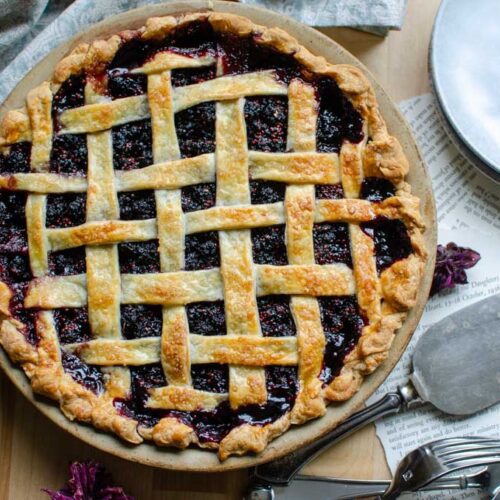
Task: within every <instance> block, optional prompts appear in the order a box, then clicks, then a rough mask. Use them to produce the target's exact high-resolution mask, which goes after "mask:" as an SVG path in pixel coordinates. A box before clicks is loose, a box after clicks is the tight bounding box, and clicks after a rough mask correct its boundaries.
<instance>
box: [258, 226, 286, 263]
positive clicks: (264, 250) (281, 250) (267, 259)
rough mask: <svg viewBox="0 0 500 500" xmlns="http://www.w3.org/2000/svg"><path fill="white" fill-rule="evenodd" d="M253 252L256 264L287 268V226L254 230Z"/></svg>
mask: <svg viewBox="0 0 500 500" xmlns="http://www.w3.org/2000/svg"><path fill="white" fill-rule="evenodd" d="M252 251H253V261H254V262H255V263H256V264H272V265H274V266H286V265H287V264H288V257H287V252H286V244H285V225H284V224H282V225H279V226H269V227H258V228H255V229H252Z"/></svg>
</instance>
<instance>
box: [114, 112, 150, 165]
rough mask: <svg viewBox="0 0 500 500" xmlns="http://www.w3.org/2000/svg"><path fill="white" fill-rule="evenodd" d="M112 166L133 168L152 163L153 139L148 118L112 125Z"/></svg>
mask: <svg viewBox="0 0 500 500" xmlns="http://www.w3.org/2000/svg"><path fill="white" fill-rule="evenodd" d="M112 135H113V166H114V168H116V169H117V170H135V169H137V168H142V167H147V166H148V165H151V164H152V163H153V146H152V144H153V139H152V135H151V122H150V120H140V121H136V122H132V123H125V124H124V125H119V126H117V127H113V130H112Z"/></svg>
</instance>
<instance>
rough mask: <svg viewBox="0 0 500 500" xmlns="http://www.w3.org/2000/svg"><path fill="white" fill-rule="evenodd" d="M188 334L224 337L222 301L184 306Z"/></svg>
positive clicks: (224, 319) (224, 324)
mask: <svg viewBox="0 0 500 500" xmlns="http://www.w3.org/2000/svg"><path fill="white" fill-rule="evenodd" d="M186 313H187V319H188V325H189V332H190V333H196V334H198V335H226V316H225V311H224V301H222V300H216V301H214V302H193V303H191V304H188V305H187V306H186Z"/></svg>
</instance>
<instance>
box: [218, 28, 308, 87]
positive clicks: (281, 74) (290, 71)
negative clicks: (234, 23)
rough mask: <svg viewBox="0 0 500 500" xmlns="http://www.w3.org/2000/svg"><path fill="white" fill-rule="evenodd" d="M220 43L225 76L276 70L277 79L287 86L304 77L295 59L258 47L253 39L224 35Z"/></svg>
mask: <svg viewBox="0 0 500 500" xmlns="http://www.w3.org/2000/svg"><path fill="white" fill-rule="evenodd" d="M218 41H219V47H220V50H221V52H222V54H223V59H222V63H223V66H224V74H239V73H250V72H253V71H262V70H274V71H275V72H276V78H277V79H279V80H281V81H283V82H284V83H287V84H288V83H290V81H291V80H292V78H295V77H300V76H301V75H302V68H301V66H300V65H299V64H298V63H297V62H296V61H295V59H294V58H293V57H290V56H287V55H285V54H282V53H280V52H278V51H276V50H274V49H272V48H269V47H266V46H264V45H258V44H257V43H256V42H255V40H254V39H253V38H241V37H238V36H235V35H232V34H227V33H222V34H220V35H219V40H218Z"/></svg>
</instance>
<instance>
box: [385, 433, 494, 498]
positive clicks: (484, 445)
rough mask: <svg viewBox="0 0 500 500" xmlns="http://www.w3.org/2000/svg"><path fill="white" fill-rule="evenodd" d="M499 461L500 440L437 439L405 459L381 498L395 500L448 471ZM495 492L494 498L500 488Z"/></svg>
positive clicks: (471, 438)
mask: <svg viewBox="0 0 500 500" xmlns="http://www.w3.org/2000/svg"><path fill="white" fill-rule="evenodd" d="M496 462H500V439H489V438H481V437H464V438H448V439H440V440H438V441H433V442H431V443H427V444H424V445H423V446H420V447H419V448H417V449H415V450H413V451H411V452H410V453H408V455H406V456H405V457H404V458H403V460H401V462H400V463H399V465H398V468H397V469H396V472H395V474H394V477H393V479H392V481H391V484H390V486H389V487H388V488H387V489H386V490H385V492H384V493H383V494H382V495H381V496H380V498H383V499H388V500H393V499H395V498H397V497H398V496H399V495H401V494H402V493H406V492H410V491H417V490H419V489H421V488H423V487H424V486H426V485H427V484H429V483H431V482H432V481H434V480H436V479H438V478H440V477H442V476H444V475H445V474H450V473H451V472H454V471H456V470H459V469H464V468H466V467H474V466H477V465H486V464H492V463H496ZM495 493H496V494H495ZM493 494H494V498H496V497H497V496H498V492H496V491H494V493H493Z"/></svg>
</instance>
